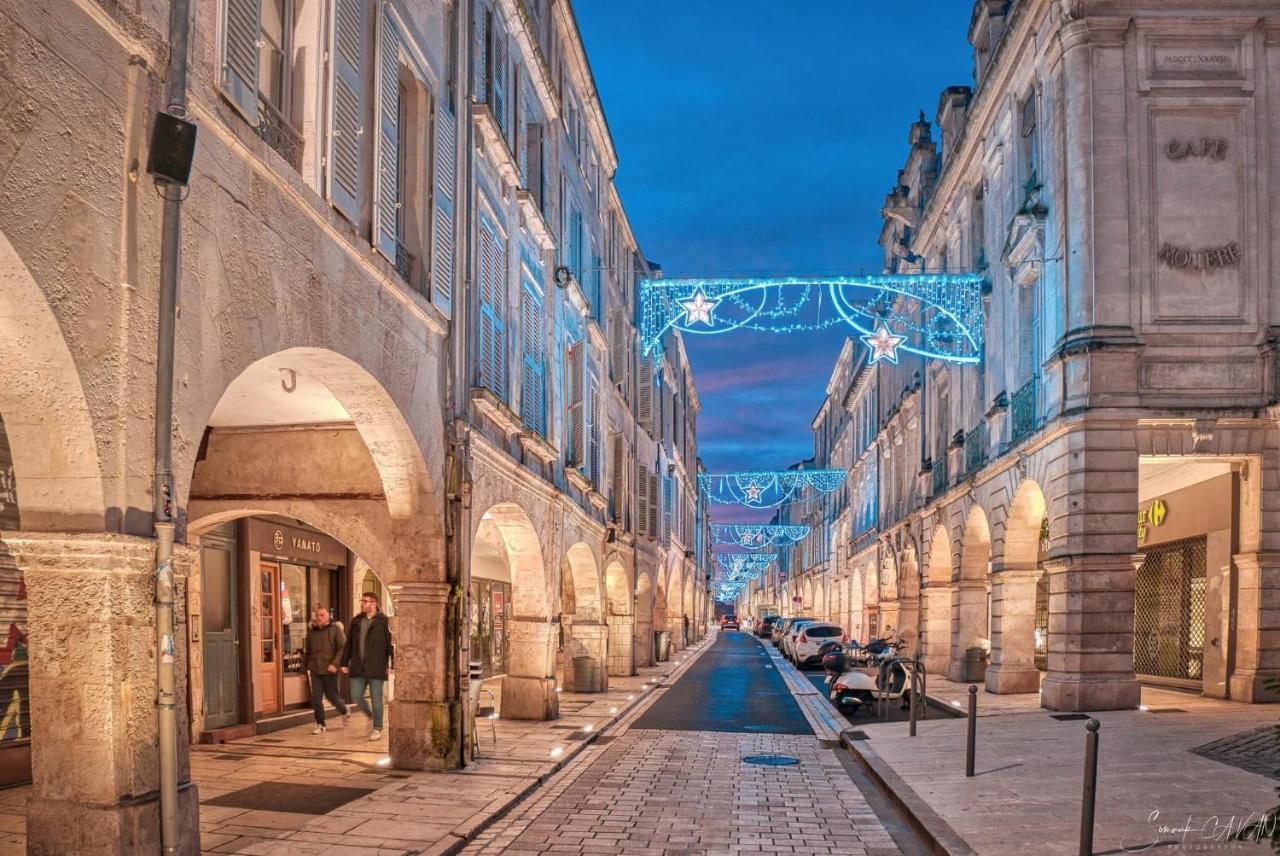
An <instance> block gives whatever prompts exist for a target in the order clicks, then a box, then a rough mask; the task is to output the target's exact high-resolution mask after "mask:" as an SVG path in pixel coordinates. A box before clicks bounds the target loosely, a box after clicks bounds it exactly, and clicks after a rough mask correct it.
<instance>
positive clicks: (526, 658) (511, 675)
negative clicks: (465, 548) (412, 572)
mask: <svg viewBox="0 0 1280 856" xmlns="http://www.w3.org/2000/svg"><path fill="white" fill-rule="evenodd" d="M481 542H484V543H486V544H487V545H489V547H490V549H492V550H495V551H497V552H499V554H500V555H501V556H502V557H503V559H504V560H505V562H506V564H507V568H508V572H509V574H510V578H511V601H512V616H511V622H510V627H509V629H508V637H509V639H510V646H511V647H510V653H509V657H508V665H507V674H506V677H504V678H503V680H502V703H501V704H502V709H501V715H502V716H503V717H504V718H507V719H535V720H545V719H556V718H557V717H558V716H559V715H560V703H559V698H558V696H557V694H556V680H555V667H556V647H557V646H556V643H557V641H558V639H557V636H558V633H557V630H558V628H557V627H556V625H555V624H554V621H553V618H552V611H551V601H550V598H549V596H548V589H549V588H550V587H549V586H548V585H547V579H546V564H545V562H544V560H543V555H542V545H541V542H540V541H539V540H538V532H537V530H536V529H535V528H534V525H533V522H532V521H531V520H530V519H529V515H528V514H527V513H526V512H525V511H524V509H523V508H521V507H520V506H519V505H518V504H516V503H514V502H502V503H498V504H497V505H495V506H493V507H492V508H490V509H489V510H488V511H486V512H485V513H484V514H483V515H481V517H480V522H479V524H478V525H477V527H476V533H475V535H474V536H473V538H472V544H473V547H472V552H473V555H474V554H475V552H476V550H477V549H479V544H480V543H481Z"/></svg>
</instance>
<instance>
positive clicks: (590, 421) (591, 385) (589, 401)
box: [583, 371, 600, 489]
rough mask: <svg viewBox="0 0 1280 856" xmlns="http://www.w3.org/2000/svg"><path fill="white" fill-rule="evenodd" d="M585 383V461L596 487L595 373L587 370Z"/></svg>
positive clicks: (597, 425) (597, 401) (597, 421)
mask: <svg viewBox="0 0 1280 856" xmlns="http://www.w3.org/2000/svg"><path fill="white" fill-rule="evenodd" d="M585 383H586V393H587V397H586V400H585V401H586V414H585V419H584V421H585V423H586V424H585V427H584V429H583V433H584V434H586V438H587V461H588V467H587V468H588V471H589V473H590V477H591V484H593V485H594V486H595V487H596V488H597V489H599V487H600V395H599V387H600V384H599V383H598V382H597V380H596V377H595V373H594V372H591V371H588V372H587V374H586V377H585Z"/></svg>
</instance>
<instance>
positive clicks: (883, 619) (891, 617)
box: [880, 600, 902, 633]
mask: <svg viewBox="0 0 1280 856" xmlns="http://www.w3.org/2000/svg"><path fill="white" fill-rule="evenodd" d="M901 618H902V611H901V608H900V604H899V603H898V602H897V601H896V600H882V601H880V632H881V633H884V632H885V631H887V630H888V629H889V628H893V629H894V630H895V631H900V630H901V629H902V627H901V626H900V625H899V621H900V620H901Z"/></svg>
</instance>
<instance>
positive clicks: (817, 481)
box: [698, 470, 845, 508]
mask: <svg viewBox="0 0 1280 856" xmlns="http://www.w3.org/2000/svg"><path fill="white" fill-rule="evenodd" d="M844 479H845V471H844V470H778V471H770V470H760V471H750V472H740V473H721V474H709V473H703V474H701V475H699V476H698V485H699V486H700V487H701V488H702V492H703V493H705V494H706V495H707V499H709V500H710V501H711V502H716V503H720V504H721V505H745V506H746V507H748V508H775V507H777V506H779V505H781V504H782V503H784V502H787V501H788V500H790V499H792V498H793V497H794V496H795V495H796V493H797V492H799V491H800V490H801V489H802V488H806V487H811V488H813V489H814V490H816V491H819V492H820V493H830V492H831V491H833V490H839V489H840V486H841V485H843V484H844Z"/></svg>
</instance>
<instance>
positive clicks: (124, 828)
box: [3, 532, 200, 856]
mask: <svg viewBox="0 0 1280 856" xmlns="http://www.w3.org/2000/svg"><path fill="white" fill-rule="evenodd" d="M3 540H4V543H5V545H6V546H7V547H8V548H9V550H10V551H11V552H12V554H13V557H14V560H15V561H16V562H17V564H18V567H19V568H20V569H21V570H22V574H23V579H24V580H25V582H26V587H27V609H28V612H27V635H28V646H29V647H28V651H29V658H30V660H29V666H28V668H29V670H30V688H31V720H32V722H33V723H34V728H33V731H34V732H35V734H34V739H33V740H32V745H31V766H32V786H31V799H30V801H29V802H28V803H27V852H28V853H35V854H46V853H47V854H59V856H61V854H89V853H106V854H122V856H123V854H132V853H156V852H159V850H160V810H159V809H160V805H159V797H158V793H157V789H158V788H159V784H160V782H159V775H160V753H159V747H158V742H157V741H158V735H157V714H156V657H155V645H156V639H155V608H154V599H155V584H154V580H155V572H154V563H155V542H154V541H152V540H150V539H147V538H135V537H132V536H127V535H102V534H76V535H67V534H59V533H34V532H13V533H5V534H4V535H3ZM181 555H182V554H181V551H178V556H181ZM175 571H176V580H175V587H176V591H175V593H174V594H175V598H176V601H177V602H176V607H175V608H176V616H175V618H176V621H177V625H178V626H177V634H176V635H177V638H178V639H186V638H187V616H186V602H187V598H186V589H187V576H186V571H187V568H186V566H185V563H182V562H175ZM174 647H175V652H176V653H175V655H176V657H177V671H178V683H177V696H178V714H177V715H178V781H179V784H180V786H185V787H183V789H182V790H180V791H179V792H178V825H179V829H180V834H181V840H180V842H179V851H180V852H181V853H190V854H197V853H199V852H200V809H199V798H198V796H197V794H196V787H195V785H194V784H192V783H191V766H190V757H189V754H188V746H189V745H190V743H191V737H190V733H189V723H190V718H189V715H188V710H187V655H186V651H187V646H186V645H185V644H177V645H175V646H174Z"/></svg>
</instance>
